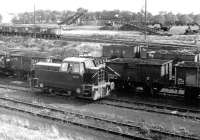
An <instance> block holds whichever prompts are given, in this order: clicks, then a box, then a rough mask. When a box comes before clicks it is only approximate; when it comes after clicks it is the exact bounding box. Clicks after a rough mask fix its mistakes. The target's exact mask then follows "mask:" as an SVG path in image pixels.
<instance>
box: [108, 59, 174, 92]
mask: <svg viewBox="0 0 200 140" xmlns="http://www.w3.org/2000/svg"><path fill="white" fill-rule="evenodd" d="M106 66H107V68H108V69H109V70H111V71H112V72H113V74H110V75H109V79H110V80H111V81H113V82H114V83H115V87H116V89H135V88H136V87H138V86H140V87H143V89H144V91H145V93H146V94H154V93H156V92H158V91H160V90H161V89H162V88H163V87H164V86H168V85H169V84H170V81H171V79H172V60H158V59H138V58H117V59H113V60H111V61H109V62H106Z"/></svg>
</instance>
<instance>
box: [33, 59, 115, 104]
mask: <svg viewBox="0 0 200 140" xmlns="http://www.w3.org/2000/svg"><path fill="white" fill-rule="evenodd" d="M33 86H34V87H37V88H41V89H43V90H45V91H48V92H53V91H56V92H57V91H59V92H63V93H70V94H73V95H76V96H77V97H80V98H86V99H91V100H97V99H100V98H103V97H105V96H108V95H109V94H110V90H111V89H112V86H111V82H109V81H108V77H107V74H106V71H105V66H103V65H100V66H98V67H97V66H95V64H94V60H93V59H91V58H80V57H68V58H66V59H64V60H63V62H62V63H61V64H58V63H45V62H38V63H36V65H35V78H34V79H33Z"/></svg>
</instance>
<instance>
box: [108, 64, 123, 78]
mask: <svg viewBox="0 0 200 140" xmlns="http://www.w3.org/2000/svg"><path fill="white" fill-rule="evenodd" d="M106 68H108V69H109V70H111V71H112V72H113V73H114V74H115V75H117V76H118V77H121V75H120V74H119V73H117V72H116V71H115V70H113V69H112V68H111V67H109V66H106Z"/></svg>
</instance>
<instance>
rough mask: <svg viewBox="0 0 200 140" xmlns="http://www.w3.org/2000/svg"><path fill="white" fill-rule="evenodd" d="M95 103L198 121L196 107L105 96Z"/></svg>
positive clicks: (199, 118)
mask: <svg viewBox="0 0 200 140" xmlns="http://www.w3.org/2000/svg"><path fill="white" fill-rule="evenodd" d="M97 103H98V104H104V105H109V106H114V107H119V108H125V109H133V110H141V111H147V112H153V113H158V114H164V115H170V116H177V117H183V118H189V119H193V120H197V121H200V110H197V109H196V110H194V109H189V108H182V107H174V106H171V105H161V104H155V103H147V102H141V101H129V100H122V99H116V98H107V99H104V100H101V101H99V102H97Z"/></svg>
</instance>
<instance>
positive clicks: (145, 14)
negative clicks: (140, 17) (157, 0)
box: [144, 0, 147, 42]
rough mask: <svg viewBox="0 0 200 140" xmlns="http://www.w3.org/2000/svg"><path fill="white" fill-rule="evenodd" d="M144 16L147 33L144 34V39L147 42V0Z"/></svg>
mask: <svg viewBox="0 0 200 140" xmlns="http://www.w3.org/2000/svg"><path fill="white" fill-rule="evenodd" d="M144 18H145V35H144V39H145V42H146V40H147V0H145V11H144Z"/></svg>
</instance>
